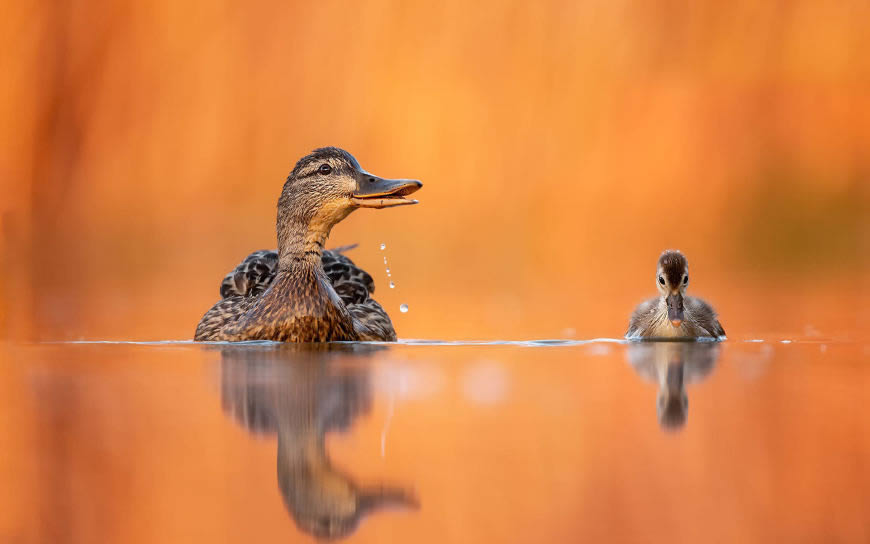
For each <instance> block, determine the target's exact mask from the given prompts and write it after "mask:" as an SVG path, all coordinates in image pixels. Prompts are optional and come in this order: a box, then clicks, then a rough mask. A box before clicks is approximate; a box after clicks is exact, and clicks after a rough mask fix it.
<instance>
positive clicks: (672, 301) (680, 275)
mask: <svg viewBox="0 0 870 544" xmlns="http://www.w3.org/2000/svg"><path fill="white" fill-rule="evenodd" d="M688 286H689V261H687V260H686V257H685V256H683V254H682V253H680V252H679V251H675V250H668V251H665V252H664V253H662V255H661V257H659V263H658V268H657V270H656V287H657V288H658V290H659V293H661V295H662V298H664V299H665V302H666V303H667V306H668V321H670V322H671V325H673V326H674V327H679V326H680V325H682V323H683V310H684V307H683V294H684V293H685V292H686V288H687V287H688Z"/></svg>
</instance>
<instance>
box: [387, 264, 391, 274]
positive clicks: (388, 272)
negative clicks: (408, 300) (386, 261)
mask: <svg viewBox="0 0 870 544" xmlns="http://www.w3.org/2000/svg"><path fill="white" fill-rule="evenodd" d="M389 275H390V267H389V266H388V267H387V276H389Z"/></svg>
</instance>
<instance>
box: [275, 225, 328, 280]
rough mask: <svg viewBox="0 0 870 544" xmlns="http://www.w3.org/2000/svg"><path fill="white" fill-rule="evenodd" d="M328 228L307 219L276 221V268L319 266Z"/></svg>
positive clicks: (288, 268)
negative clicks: (314, 224) (318, 226)
mask: <svg viewBox="0 0 870 544" xmlns="http://www.w3.org/2000/svg"><path fill="white" fill-rule="evenodd" d="M329 230H330V229H325V228H316V227H315V226H313V225H312V224H311V222H309V221H305V220H287V221H283V222H282V221H280V220H279V221H278V269H279V270H281V271H284V272H290V271H293V270H305V269H312V268H317V267H320V266H321V265H320V259H321V257H322V256H323V245H324V244H325V243H326V239H327V238H328V237H329Z"/></svg>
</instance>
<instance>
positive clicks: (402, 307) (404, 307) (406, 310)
mask: <svg viewBox="0 0 870 544" xmlns="http://www.w3.org/2000/svg"><path fill="white" fill-rule="evenodd" d="M399 311H400V312H402V313H403V314H404V313H407V312H408V305H407V304H402V305H401V306H399Z"/></svg>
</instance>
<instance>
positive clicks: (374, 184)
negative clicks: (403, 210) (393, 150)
mask: <svg viewBox="0 0 870 544" xmlns="http://www.w3.org/2000/svg"><path fill="white" fill-rule="evenodd" d="M422 186H423V184H422V183H420V182H419V181H417V180H416V179H384V178H379V177H378V176H374V175H372V174H369V173H368V172H365V171H363V172H360V175H359V176H358V177H357V190H356V191H354V193H353V195H351V200H352V201H353V203H354V205H356V206H359V207H360V208H392V207H393V206H407V205H408V204H417V203H418V201H417V200H413V199H410V198H405V197H407V196H408V195H410V194H411V193H414V192H416V191H417V190H419V189H420V187H422Z"/></svg>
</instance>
